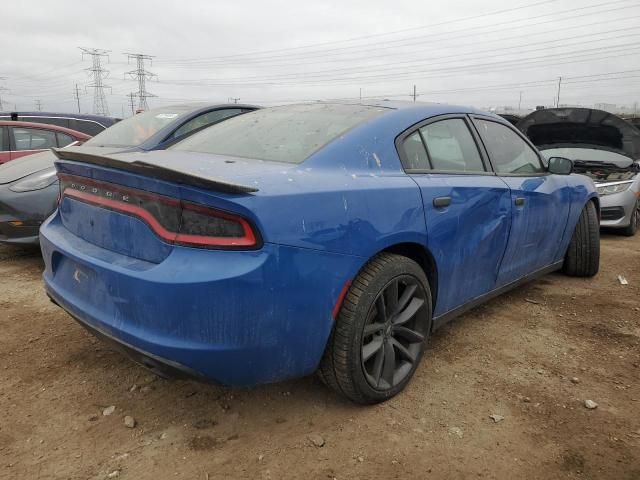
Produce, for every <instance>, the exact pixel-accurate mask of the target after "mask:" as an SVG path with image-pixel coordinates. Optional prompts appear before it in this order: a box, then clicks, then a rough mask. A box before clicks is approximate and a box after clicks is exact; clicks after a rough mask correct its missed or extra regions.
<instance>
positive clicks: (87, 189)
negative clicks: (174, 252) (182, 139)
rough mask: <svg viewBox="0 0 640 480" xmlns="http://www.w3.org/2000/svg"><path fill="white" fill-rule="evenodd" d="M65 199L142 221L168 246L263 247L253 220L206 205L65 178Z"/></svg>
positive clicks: (62, 185) (62, 186) (62, 191)
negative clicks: (253, 225)
mask: <svg viewBox="0 0 640 480" xmlns="http://www.w3.org/2000/svg"><path fill="white" fill-rule="evenodd" d="M64 197H70V198H74V199H76V200H80V201H82V202H85V203H89V204H91V205H94V206H97V207H101V208H106V209H108V210H112V211H115V212H120V213H124V214H127V215H130V216H133V217H136V218H139V219H140V220H142V221H143V222H145V223H146V224H147V225H148V226H149V228H151V230H153V232H155V234H156V235H158V236H159V237H160V238H162V240H164V241H166V242H168V243H172V244H176V245H187V246H193V247H204V248H244V249H246V248H258V247H259V237H258V235H257V234H256V233H255V230H254V229H253V227H252V226H251V224H250V223H249V221H247V220H246V219H244V218H243V217H241V216H239V215H236V214H232V213H229V212H226V211H221V210H218V209H216V208H212V207H208V206H205V205H199V204H195V203H190V202H186V201H181V200H178V199H175V198H171V197H166V196H164V195H158V194H155V193H150V192H147V191H143V190H138V189H133V188H128V187H122V186H119V185H118V186H116V185H112V184H109V183H106V182H99V181H96V180H91V179H87V178H83V177H75V176H67V175H61V176H60V198H61V199H63V198H64Z"/></svg>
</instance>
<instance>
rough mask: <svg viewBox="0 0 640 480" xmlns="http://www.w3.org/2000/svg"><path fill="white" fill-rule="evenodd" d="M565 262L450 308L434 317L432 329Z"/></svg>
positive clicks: (559, 267) (558, 268)
mask: <svg viewBox="0 0 640 480" xmlns="http://www.w3.org/2000/svg"><path fill="white" fill-rule="evenodd" d="M563 263H564V262H563V261H562V260H561V261H559V262H556V263H553V264H551V265H549V266H548V267H544V268H541V269H540V270H536V271H535V272H533V273H530V274H528V275H526V276H524V277H522V278H519V279H518V280H515V281H513V282H511V283H508V284H507V285H504V286H502V287H500V288H497V289H495V290H492V291H490V292H487V293H485V294H484V295H481V296H480V297H477V298H474V299H473V300H471V301H470V302H467V303H465V304H464V305H461V306H459V307H457V308H454V309H453V310H449V311H448V312H447V313H444V314H442V315H440V316H438V317H435V318H434V319H433V327H432V329H431V330H432V331H435V330H437V329H438V328H440V327H442V326H443V325H444V324H446V323H449V322H450V321H451V320H453V319H454V318H456V317H459V316H460V315H462V314H463V313H465V312H467V311H469V310H471V309H472V308H475V307H477V306H478V305H481V304H483V303H485V302H487V301H489V300H491V299H492V298H495V297H497V296H498V295H502V294H503V293H505V292H508V291H509V290H512V289H514V288H516V287H519V286H520V285H523V284H525V283H528V282H530V281H531V280H534V279H536V278H539V277H542V276H543V275H546V274H547V273H551V272H555V271H556V270H560V269H561V268H562V264H563Z"/></svg>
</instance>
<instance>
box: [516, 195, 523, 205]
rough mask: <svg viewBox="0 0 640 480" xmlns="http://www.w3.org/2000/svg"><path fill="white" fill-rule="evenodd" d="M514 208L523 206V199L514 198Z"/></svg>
mask: <svg viewBox="0 0 640 480" xmlns="http://www.w3.org/2000/svg"><path fill="white" fill-rule="evenodd" d="M515 204H516V207H522V206H523V205H524V197H516V200H515Z"/></svg>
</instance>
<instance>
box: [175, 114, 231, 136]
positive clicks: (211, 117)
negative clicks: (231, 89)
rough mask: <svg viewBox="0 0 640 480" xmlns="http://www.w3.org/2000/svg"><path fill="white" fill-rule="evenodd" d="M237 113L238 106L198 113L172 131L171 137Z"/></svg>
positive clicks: (184, 133)
mask: <svg viewBox="0 0 640 480" xmlns="http://www.w3.org/2000/svg"><path fill="white" fill-rule="evenodd" d="M239 113H242V110H240V109H239V108H225V109H222V110H214V111H213V112H207V113H203V114H202V115H199V116H197V117H196V118H192V119H191V120H189V121H188V122H187V123H185V124H184V125H182V126H181V127H180V128H179V129H177V130H176V131H175V132H174V133H173V135H172V137H173V138H178V137H181V136H182V135H186V134H187V133H189V132H192V131H193V130H197V129H198V128H202V127H206V126H207V125H212V124H214V123H217V122H220V121H221V120H224V119H225V118H230V117H233V116H235V115H238V114H239Z"/></svg>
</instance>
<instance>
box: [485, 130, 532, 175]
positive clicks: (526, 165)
mask: <svg viewBox="0 0 640 480" xmlns="http://www.w3.org/2000/svg"><path fill="white" fill-rule="evenodd" d="M474 121H475V124H476V126H477V127H478V130H479V131H480V136H481V137H482V141H483V142H484V145H485V147H487V150H488V152H489V156H490V157H491V163H492V164H493V167H494V169H495V170H496V172H498V173H505V174H521V175H526V174H536V173H543V172H544V171H545V170H544V168H543V166H542V163H541V162H540V158H539V157H538V154H537V153H536V152H535V151H534V150H533V149H532V148H531V147H530V146H529V145H528V144H527V142H525V141H524V140H523V139H522V138H520V136H519V135H518V134H517V133H515V132H514V131H513V130H511V129H510V128H509V127H506V126H504V125H502V124H500V123H497V122H491V121H489V120H480V119H475V120H474Z"/></svg>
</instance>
